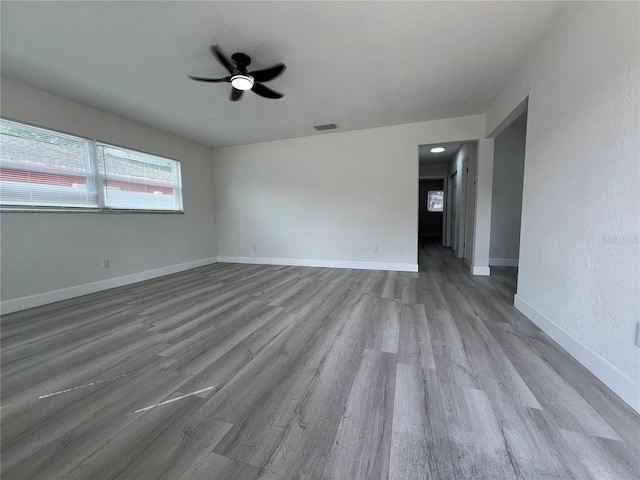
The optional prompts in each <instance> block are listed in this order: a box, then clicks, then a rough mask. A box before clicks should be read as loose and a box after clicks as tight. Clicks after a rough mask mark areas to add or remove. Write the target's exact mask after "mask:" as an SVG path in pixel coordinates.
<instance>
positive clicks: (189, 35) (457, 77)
mask: <svg viewBox="0 0 640 480" xmlns="http://www.w3.org/2000/svg"><path fill="white" fill-rule="evenodd" d="M0 8H1V33H0V35H1V49H2V50H1V54H2V55H1V56H2V63H1V68H2V75H3V76H6V77H8V78H11V79H14V80H17V81H20V82H23V83H26V84H29V85H32V86H34V87H37V88H40V89H42V90H45V91H49V92H51V93H54V94H57V95H60V96H63V97H66V98H69V99H72V100H75V101H78V102H80V103H83V104H86V105H90V106H93V107H96V108H99V109H102V110H105V111H108V112H111V113H114V114H117V115H120V116H123V117H126V118H130V119H132V120H136V121H139V122H142V123H145V124H147V125H150V126H153V127H156V128H159V129H161V130H165V131H168V132H172V133H175V134H178V135H181V136H183V137H186V138H190V139H193V140H195V141H198V142H200V143H202V144H205V145H210V146H213V147H218V146H226V145H237V144H244V143H252V142H258V141H266V140H276V139H283V138H292V137H300V136H307V135H326V134H330V132H329V133H327V132H325V133H316V132H315V130H314V129H313V126H314V125H318V124H324V123H332V122H335V123H337V124H338V126H339V127H340V128H339V130H333V131H331V132H339V131H345V130H356V129H363V128H370V127H377V126H384V125H393V124H400V123H408V122H415V121H422V120H433V119H439V118H448V117H455V116H461V115H470V114H477V113H484V112H485V111H486V109H487V108H488V107H489V106H490V105H491V103H492V102H493V100H494V99H495V98H496V96H497V95H498V94H499V93H500V91H501V89H502V88H503V87H504V85H505V83H506V81H507V80H508V79H509V76H510V75H511V74H512V73H513V72H514V69H515V68H516V67H517V65H518V64H519V62H520V61H521V60H522V58H523V56H525V55H526V53H527V52H528V50H529V49H530V47H531V45H532V43H533V42H535V40H536V39H537V38H539V37H540V36H541V35H542V34H543V32H544V29H545V27H546V26H547V25H548V24H549V22H550V21H552V19H553V17H554V16H555V14H556V13H557V11H558V9H559V8H561V7H560V4H559V3H557V2H539V1H533V2H502V1H498V2H492V1H478V2H329V1H319V2H184V1H173V2H153V1H148V2H115V1H114V2H90V1H85V2H57V1H55V2H23V1H19V2H10V1H2V3H1V7H0ZM212 44H220V45H221V46H222V47H223V49H224V50H225V51H226V52H227V54H228V55H231V54H232V53H233V52H236V51H241V52H244V53H247V54H248V55H250V56H251V57H252V59H253V64H252V65H251V67H252V68H250V69H249V70H252V69H258V68H263V67H267V66H270V65H271V64H274V63H277V62H284V63H285V64H286V65H287V67H288V69H287V71H286V72H285V73H284V74H283V75H282V76H281V77H279V78H277V79H275V80H273V81H272V82H269V83H268V84H267V85H268V86H269V87H271V88H273V89H274V90H277V91H280V92H282V93H284V94H285V97H284V98H282V99H280V100H269V99H264V98H261V97H258V96H257V95H255V94H253V93H251V92H247V93H246V94H245V96H244V98H243V99H242V100H241V101H240V102H230V101H229V100H228V97H229V90H230V85H229V84H226V83H225V84H205V83H198V82H194V81H192V80H190V79H188V78H187V74H190V75H196V76H198V75H199V76H225V75H227V73H226V71H225V70H224V68H223V67H222V66H221V65H219V64H218V63H217V61H216V60H215V59H214V58H213V57H212V56H211V54H210V53H209V45H212Z"/></svg>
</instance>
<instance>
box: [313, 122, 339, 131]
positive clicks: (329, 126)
mask: <svg viewBox="0 0 640 480" xmlns="http://www.w3.org/2000/svg"><path fill="white" fill-rule="evenodd" d="M313 128H315V129H316V130H318V131H321V130H333V129H334V128H338V126H337V125H336V124H335V123H327V124H326V125H316V126H315V127H313Z"/></svg>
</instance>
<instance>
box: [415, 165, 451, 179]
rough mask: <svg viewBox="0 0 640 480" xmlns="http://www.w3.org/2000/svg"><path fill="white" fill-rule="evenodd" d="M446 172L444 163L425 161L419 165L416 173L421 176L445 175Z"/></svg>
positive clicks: (446, 168) (446, 167)
mask: <svg viewBox="0 0 640 480" xmlns="http://www.w3.org/2000/svg"><path fill="white" fill-rule="evenodd" d="M447 172H448V166H447V164H446V163H427V164H424V165H420V166H419V170H418V175H419V176H420V177H421V178H422V177H441V176H442V177H445V176H446V175H447Z"/></svg>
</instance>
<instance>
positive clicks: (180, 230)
mask: <svg viewBox="0 0 640 480" xmlns="http://www.w3.org/2000/svg"><path fill="white" fill-rule="evenodd" d="M1 95H2V97H1V100H2V116H4V117H7V118H11V119H14V120H18V121H22V122H26V123H31V124H34V125H38V126H42V127H44V128H50V129H54V130H59V131H63V132H67V133H71V134H76V135H80V136H84V137H88V138H94V139H98V140H102V141H105V142H111V143H114V144H116V145H122V146H124V147H129V148H132V149H137V150H141V151H145V152H149V153H153V154H157V155H161V156H166V157H169V158H173V159H176V160H179V161H180V162H181V167H182V183H183V190H184V211H185V213H184V215H181V214H145V213H136V214H132V213H109V214H107V213H103V214H101V213H35V212H28V213H17V212H3V213H2V215H1V216H0V222H1V228H2V244H1V251H0V260H1V262H2V269H1V283H2V290H1V293H0V296H1V298H2V301H3V302H4V301H6V300H11V299H19V298H22V297H29V296H32V295H38V294H44V293H47V292H53V291H57V290H61V289H69V288H71V287H79V286H85V285H87V284H92V283H94V282H104V281H107V280H109V279H114V278H118V277H123V276H128V275H133V274H138V273H140V272H146V271H150V270H154V269H161V268H163V267H169V266H175V265H180V264H185V263H189V262H194V261H202V260H205V259H211V258H212V257H215V256H216V255H217V252H216V250H217V246H216V231H215V218H214V213H215V208H214V203H213V202H214V198H213V191H212V183H213V179H212V165H211V153H210V149H209V148H206V147H204V146H201V145H197V144H195V143H192V142H189V141H186V140H183V139H181V138H178V137H175V136H173V135H170V134H167V133H164V132H161V131H158V130H155V129H152V128H149V127H146V126H143V125H140V124H137V123H134V122H131V121H128V120H124V119H122V118H119V117H116V116H113V115H110V114H107V113H104V112H102V111H99V110H96V109H93V108H89V107H86V106H84V105H80V104H78V103H74V102H70V101H68V100H65V99H62V98H60V97H56V96H54V95H51V94H48V93H45V92H42V91H39V90H35V89H33V88H31V87H28V86H25V85H22V84H19V83H17V82H14V81H11V80H8V79H5V78H3V79H2V84H1ZM103 258H109V259H110V267H109V268H105V269H103V268H102V265H101V259H103Z"/></svg>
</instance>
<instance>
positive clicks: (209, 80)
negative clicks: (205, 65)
mask: <svg viewBox="0 0 640 480" xmlns="http://www.w3.org/2000/svg"><path fill="white" fill-rule="evenodd" d="M187 77H189V78H190V79H191V80H197V81H198V82H210V83H217V82H230V81H231V76H228V77H224V78H203V77H192V76H191V75H187Z"/></svg>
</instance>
